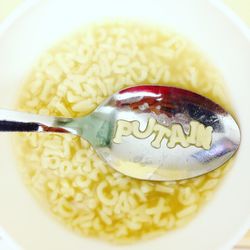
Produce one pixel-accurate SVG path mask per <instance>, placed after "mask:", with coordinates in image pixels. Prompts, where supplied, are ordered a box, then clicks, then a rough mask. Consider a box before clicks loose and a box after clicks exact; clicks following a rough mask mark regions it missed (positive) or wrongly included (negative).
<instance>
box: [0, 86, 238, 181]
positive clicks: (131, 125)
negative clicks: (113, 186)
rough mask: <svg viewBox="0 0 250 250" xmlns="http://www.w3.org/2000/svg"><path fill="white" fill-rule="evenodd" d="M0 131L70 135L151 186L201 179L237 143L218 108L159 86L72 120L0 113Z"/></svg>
mask: <svg viewBox="0 0 250 250" xmlns="http://www.w3.org/2000/svg"><path fill="white" fill-rule="evenodd" d="M0 131H5V132H15V131H21V132H57V133H72V134H75V135H78V136H81V137H82V138H84V139H86V140H88V141H89V142H90V143H91V145H92V146H93V147H94V148H95V150H96V152H97V153H98V155H99V156H100V157H101V158H102V159H103V160H105V161H106V162H107V163H108V164H109V165H110V166H111V167H112V168H114V169H116V170H117V171H119V172H121V173H123V174H125V175H128V176H130V177H134V178H137V179H143V180H152V181H175V180H182V179H188V178H193V177H196V176H200V175H203V174H206V173H208V172H210V171H212V170H215V169H216V168H218V167H220V166H222V165H223V164H224V163H225V162H226V161H228V160H229V159H230V158H231V157H232V156H233V155H234V153H235V152H236V151H237V149H238V147H239V144H240V129H239V127H238V125H237V123H236V121H235V120H234V119H233V117H232V116H231V115H230V114H229V113H228V112H227V111H226V110H224V109H223V108H222V107H220V106H219V105H218V104H216V103H214V102H213V101H211V100H209V99H208V98H206V97H203V96H201V95H198V94H196V93H194V92H191V91H188V90H184V89H180V88H175V87H168V86H159V85H155V86H152V85H143V86H135V87H130V88H127V89H123V90H121V91H119V92H118V93H116V94H114V95H112V96H111V97H110V98H108V99H107V100H106V101H105V102H104V103H103V104H101V105H100V106H99V107H98V108H97V109H96V110H95V111H94V112H92V113H91V114H90V115H88V116H85V117H80V118H75V119H73V118H58V117H47V116H40V115H32V114H27V113H21V112H15V111H6V110H0Z"/></svg>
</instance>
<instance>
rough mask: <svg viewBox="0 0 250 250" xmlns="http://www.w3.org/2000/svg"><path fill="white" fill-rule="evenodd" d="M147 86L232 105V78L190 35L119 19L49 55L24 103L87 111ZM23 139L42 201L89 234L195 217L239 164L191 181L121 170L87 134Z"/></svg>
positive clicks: (147, 231)
mask: <svg viewBox="0 0 250 250" xmlns="http://www.w3.org/2000/svg"><path fill="white" fill-rule="evenodd" d="M137 84H165V85H168V86H177V87H181V88H185V89H188V90H192V91H195V92H197V93H199V94H202V95H204V96H207V97H209V98H210V99H212V100H213V101H215V102H217V103H219V104H220V105H222V106H224V107H227V110H228V105H229V104H228V97H227V96H226V94H225V89H224V84H223V79H222V78H221V76H220V75H219V73H218V71H217V70H216V69H215V68H214V67H213V66H212V65H211V64H210V63H209V61H208V60H207V59H206V57H205V56H204V55H202V54H201V53H200V52H199V50H198V49H197V48H196V47H195V46H194V45H193V44H191V43H190V42H189V41H188V40H187V39H185V38H183V37H181V36H180V35H177V34H175V33H174V32H172V31H169V30H166V29H162V28H158V27H153V26H148V25H143V24H139V23H133V22H131V23H128V22H118V21H116V22H109V23H102V24H95V25H92V26H89V27H85V28H82V30H79V31H78V32H77V33H75V34H73V35H71V36H70V37H68V38H66V39H65V40H63V41H61V42H60V43H58V44H56V46H54V47H53V48H51V49H50V50H48V51H47V52H46V53H44V54H43V55H42V57H41V58H40V59H39V60H38V62H37V63H36V64H35V67H34V69H33V71H32V72H31V73H30V74H29V77H28V78H27V80H26V82H25V84H24V86H23V89H22V91H21V94H20V96H19V102H18V108H19V109H20V110H23V111H28V112H33V113H38V114H45V115H55V116H63V117H79V116H84V115H86V114H88V113H90V112H91V111H93V110H94V109H95V108H96V107H97V106H98V105H99V104H100V103H101V102H102V101H103V100H105V99H106V98H108V97H109V96H110V95H112V94H113V93H115V92H117V91H118V90H120V89H122V88H125V87H128V86H133V85H137ZM16 140H17V142H18V143H19V144H20V147H19V151H18V152H17V153H18V159H19V162H20V164H19V165H20V172H21V174H22V176H23V179H24V181H25V183H26V184H27V186H28V188H29V189H30V190H31V191H32V193H33V194H34V195H35V197H36V198H37V199H38V200H39V201H40V204H41V205H43V206H44V207H45V208H46V209H47V210H48V211H49V212H50V213H52V214H53V215H54V216H55V217H57V218H58V219H59V220H60V221H61V222H62V223H63V224H65V225H67V226H68V227H69V228H71V229H73V230H74V231H76V232H78V233H80V234H81V235H83V236H91V237H97V238H103V239H105V240H108V241H112V242H116V243H128V242H131V241H134V240H138V239H141V238H149V237H150V236H155V235H159V234H162V233H164V232H166V231H168V230H172V229H175V228H177V227H179V226H182V225H184V224H186V223H187V222H188V221H189V220H190V219H191V218H192V217H193V216H194V215H195V214H196V213H197V212H198V211H199V210H200V208H201V207H202V206H203V204H204V203H205V202H206V201H207V200H209V199H210V197H211V196H212V194H213V192H214V190H215V189H216V187H217V186H218V183H219V182H220V180H221V178H222V177H223V175H224V173H225V172H226V169H227V167H228V166H229V163H227V164H226V165H225V166H224V167H222V168H219V169H217V170H216V171H213V172H211V173H209V174H207V175H205V176H202V177H198V178H195V179H190V180H185V181H178V182H150V181H141V180H136V179H133V178H129V177H127V176H124V175H122V174H120V173H118V172H116V171H115V170H113V169H111V168H110V167H109V166H107V165H106V164H105V162H103V161H102V160H101V159H99V158H98V156H97V154H96V153H95V151H94V150H93V149H92V147H91V146H90V145H89V143H88V142H87V141H84V140H83V139H80V138H79V137H75V136H72V135H64V134H19V135H18V136H17V138H16Z"/></svg>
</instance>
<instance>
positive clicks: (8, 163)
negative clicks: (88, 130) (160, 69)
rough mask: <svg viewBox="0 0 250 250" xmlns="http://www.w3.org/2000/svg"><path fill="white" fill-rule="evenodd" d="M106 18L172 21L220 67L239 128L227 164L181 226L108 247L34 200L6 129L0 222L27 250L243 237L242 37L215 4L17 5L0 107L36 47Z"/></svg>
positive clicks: (111, 0) (248, 116)
mask: <svg viewBox="0 0 250 250" xmlns="http://www.w3.org/2000/svg"><path fill="white" fill-rule="evenodd" d="M221 9H224V10H226V11H221ZM106 17H108V18H109V17H126V18H132V19H139V20H146V21H147V22H154V23H160V24H163V25H167V26H170V27H173V28H174V29H175V30H177V31H179V32H181V33H183V34H184V35H186V36H188V37H189V38H190V39H191V40H193V41H194V42H195V43H197V44H198V45H199V46H200V47H201V48H202V49H203V51H204V52H205V53H206V54H207V55H208V56H209V57H210V59H211V60H212V61H213V63H214V64H215V65H216V66H217V67H218V68H219V69H220V70H221V72H222V74H223V75H224V78H225V80H226V82H227V84H228V88H229V91H230V93H231V95H232V98H233V101H234V106H235V108H236V111H237V115H238V117H239V121H240V125H241V129H242V144H241V148H240V150H239V153H238V155H237V159H236V161H235V163H234V166H233V168H232V170H231V171H230V172H229V174H228V175H227V177H226V179H225V181H223V184H222V186H221V188H220V189H219V190H218V191H217V192H216V194H215V197H214V199H213V200H212V201H211V202H210V203H209V204H208V205H207V206H206V207H205V209H204V210H203V211H202V212H201V213H200V214H199V215H198V216H197V217H196V218H195V219H194V220H193V221H192V222H191V223H190V224H189V225H188V226H186V227H184V228H183V229H180V230H177V231H174V232H171V233H166V234H165V235H164V236H162V237H160V238H157V239H155V240H151V241H146V242H140V243H138V244H134V245H129V246H122V247H119V246H111V245H109V244H107V243H103V242H101V241H96V240H93V239H88V238H81V237H79V236H77V235H75V234H73V233H71V232H69V231H67V230H65V229H64V227H62V226H61V225H59V224H58V223H57V222H55V220H53V219H52V218H50V216H48V214H47V213H45V212H44V211H43V210H42V209H41V208H40V207H39V205H37V203H36V202H35V201H34V200H33V198H32V197H31V195H30V194H29V192H28V191H27V190H26V188H25V187H24V185H23V183H22V181H21V178H20V177H19V174H18V173H17V170H16V163H15V161H14V159H13V158H14V157H13V151H12V149H11V146H10V140H9V135H3V134H2V135H1V138H0V141H1V143H0V155H1V156H0V203H1V205H0V226H2V227H3V228H4V229H5V230H6V231H7V232H8V233H9V234H10V235H11V236H12V237H13V239H14V240H15V241H16V242H17V243H18V244H19V245H20V246H22V247H23V248H24V249H27V250H34V249H36V250H44V249H46V250H59V249H60V250H68V249H74V250H80V249H102V250H106V249H119V248H121V249H123V250H127V249H129V250H140V249H143V250H147V249H148V250H149V249H150V250H151V249H154V250H157V249H158V250H160V249H166V248H168V249H171V250H183V249H188V250H214V249H229V248H230V247H231V246H232V245H233V244H235V243H236V241H237V240H238V239H239V237H241V236H242V235H243V233H244V231H245V230H246V229H247V226H248V225H249V220H250V195H249V190H250V167H249V163H248V159H249V148H250V129H249V127H248V126H249V122H250V112H249V109H250V97H249V96H248V94H249V93H250V92H249V91H250V70H249V65H250V42H249V41H250V35H249V31H248V30H247V28H245V27H244V26H243V25H242V24H241V23H240V21H238V20H237V18H236V17H235V16H233V15H232V14H231V13H230V11H229V10H227V9H225V8H224V7H223V6H222V4H221V3H220V2H217V1H213V2H211V1H208V0H206V1H205V0H188V1H185V0H175V1H173V0H154V1H153V0H126V1H118V0H105V1H104V0H103V1H101V0H91V1H87V0H65V1H64V0H53V1H48V0H47V1H37V3H32V2H28V3H25V4H24V5H23V6H22V7H21V8H20V9H19V10H17V11H16V13H15V14H14V15H12V17H11V18H9V19H8V20H7V21H6V22H5V24H4V25H3V26H2V27H1V28H0V107H1V108H11V107H12V106H13V103H14V98H15V95H16V92H17V89H18V87H19V86H20V84H21V82H22V80H23V78H24V76H25V74H26V73H27V71H29V70H30V68H31V65H32V64H33V61H34V59H35V58H36V57H37V56H38V55H39V54H40V53H42V51H43V50H44V49H46V48H47V47H50V46H51V45H52V44H53V43H54V42H55V41H56V40H58V39H60V38H62V37H63V36H65V35H66V34H68V33H70V32H72V31H74V30H75V29H76V28H77V27H79V26H81V25H85V24H87V23H90V22H92V21H96V20H101V19H103V18H106Z"/></svg>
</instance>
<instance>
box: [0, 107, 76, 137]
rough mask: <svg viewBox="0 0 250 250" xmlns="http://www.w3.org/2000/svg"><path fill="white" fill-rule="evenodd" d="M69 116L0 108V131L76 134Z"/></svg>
mask: <svg viewBox="0 0 250 250" xmlns="http://www.w3.org/2000/svg"><path fill="white" fill-rule="evenodd" d="M73 121H74V120H73V119H71V118H59V117H52V116H44V115H35V114H30V113H25V112H18V111H11V110H5V109H0V132H58V133H72V134H78V133H79V132H78V128H77V127H74V126H73V127H72V126H70V124H72V123H73Z"/></svg>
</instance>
